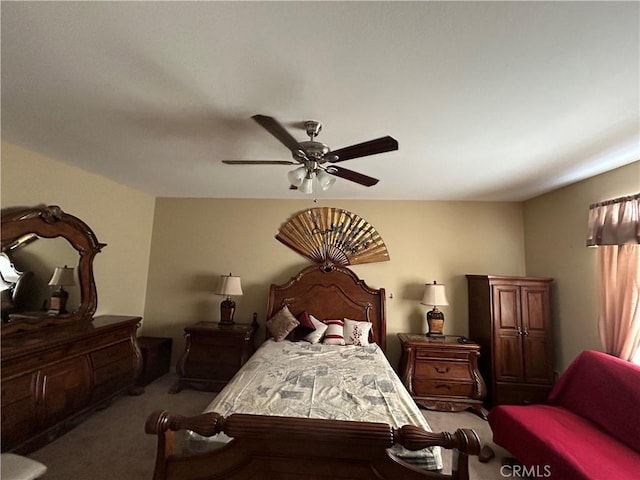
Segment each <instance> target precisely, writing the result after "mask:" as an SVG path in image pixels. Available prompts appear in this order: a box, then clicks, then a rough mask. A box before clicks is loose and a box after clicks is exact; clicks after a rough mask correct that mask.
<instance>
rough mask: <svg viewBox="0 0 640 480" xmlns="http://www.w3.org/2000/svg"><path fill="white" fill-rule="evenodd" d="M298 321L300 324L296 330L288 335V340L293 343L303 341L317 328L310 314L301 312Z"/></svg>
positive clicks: (297, 317)
mask: <svg viewBox="0 0 640 480" xmlns="http://www.w3.org/2000/svg"><path fill="white" fill-rule="evenodd" d="M296 320H298V322H300V325H298V326H297V327H296V328H294V329H293V331H292V332H291V333H289V335H287V340H291V341H292V342H299V341H300V340H303V339H304V337H306V336H307V335H309V334H310V333H311V332H313V331H314V330H315V329H316V326H315V325H314V324H313V322H312V321H311V317H310V316H309V312H306V311H304V312H301V313H299V314H298V316H296Z"/></svg>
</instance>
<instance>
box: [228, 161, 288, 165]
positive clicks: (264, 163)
mask: <svg viewBox="0 0 640 480" xmlns="http://www.w3.org/2000/svg"><path fill="white" fill-rule="evenodd" d="M222 163H226V164H227V165H298V163H297V162H290V161H288V160H222Z"/></svg>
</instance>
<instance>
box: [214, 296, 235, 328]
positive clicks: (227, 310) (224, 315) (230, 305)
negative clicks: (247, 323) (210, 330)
mask: <svg viewBox="0 0 640 480" xmlns="http://www.w3.org/2000/svg"><path fill="white" fill-rule="evenodd" d="M235 312H236V302H234V301H233V300H231V298H230V297H227V299H226V300H223V301H222V302H221V303H220V322H218V324H219V325H233V324H234V321H233V315H234V314H235Z"/></svg>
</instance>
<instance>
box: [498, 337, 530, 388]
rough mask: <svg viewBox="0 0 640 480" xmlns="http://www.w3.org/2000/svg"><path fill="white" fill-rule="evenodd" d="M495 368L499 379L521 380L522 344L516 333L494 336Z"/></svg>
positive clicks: (522, 373) (522, 376)
mask: <svg viewBox="0 0 640 480" xmlns="http://www.w3.org/2000/svg"><path fill="white" fill-rule="evenodd" d="M495 345H496V357H495V367H494V368H495V369H496V379H497V380H500V381H522V379H523V378H524V372H523V369H522V344H521V340H520V337H519V336H518V335H498V336H497V338H496V342H495Z"/></svg>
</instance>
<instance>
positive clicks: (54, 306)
mask: <svg viewBox="0 0 640 480" xmlns="http://www.w3.org/2000/svg"><path fill="white" fill-rule="evenodd" d="M68 299H69V293H68V292H67V291H66V290H63V289H62V288H60V290H54V291H53V292H52V293H51V298H50V299H49V310H47V313H49V314H51V315H61V314H63V313H67V300H68Z"/></svg>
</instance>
